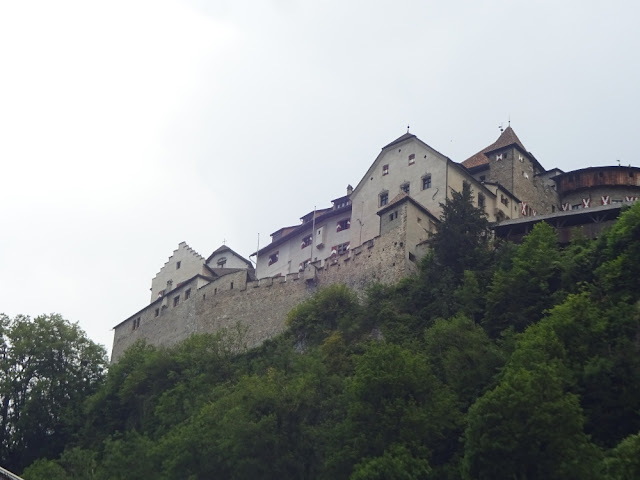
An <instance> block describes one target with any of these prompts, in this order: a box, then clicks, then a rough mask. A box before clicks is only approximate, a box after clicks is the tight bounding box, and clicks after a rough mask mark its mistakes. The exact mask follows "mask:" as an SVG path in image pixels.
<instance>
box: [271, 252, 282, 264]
mask: <svg viewBox="0 0 640 480" xmlns="http://www.w3.org/2000/svg"><path fill="white" fill-rule="evenodd" d="M279 254H280V251H277V252H276V253H273V254H271V255H269V265H273V264H274V263H276V262H277V261H278V255H279Z"/></svg>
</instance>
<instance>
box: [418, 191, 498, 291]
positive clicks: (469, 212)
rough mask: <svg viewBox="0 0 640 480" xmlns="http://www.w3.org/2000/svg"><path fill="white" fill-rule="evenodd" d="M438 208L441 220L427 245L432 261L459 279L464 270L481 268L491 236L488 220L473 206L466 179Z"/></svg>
mask: <svg viewBox="0 0 640 480" xmlns="http://www.w3.org/2000/svg"><path fill="white" fill-rule="evenodd" d="M440 207H441V208H442V215H441V216H440V220H441V223H440V224H439V225H438V230H437V232H436V233H435V235H434V236H433V237H432V238H431V239H430V241H429V244H430V246H431V248H432V249H433V254H434V262H435V264H436V265H437V266H439V267H444V268H446V269H447V270H449V271H450V272H451V273H452V275H453V277H454V278H455V279H456V280H457V281H459V280H460V279H461V278H462V275H463V273H464V271H465V270H475V269H478V268H482V267H484V265H485V263H486V260H487V257H488V250H487V248H486V247H487V245H488V243H489V239H490V238H491V236H490V233H491V232H490V230H489V221H488V220H487V217H486V214H485V212H484V210H483V209H481V208H478V207H476V206H474V205H473V192H472V191H471V186H470V185H469V184H468V183H466V182H465V183H464V184H463V186H462V191H461V192H455V191H454V192H452V194H451V199H447V201H446V202H445V203H441V204H440Z"/></svg>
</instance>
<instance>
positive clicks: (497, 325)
mask: <svg viewBox="0 0 640 480" xmlns="http://www.w3.org/2000/svg"><path fill="white" fill-rule="evenodd" d="M559 261H560V250H559V247H558V239H557V235H556V233H555V231H554V230H553V228H551V227H550V226H549V225H548V224H547V223H544V222H542V223H538V224H536V225H535V226H534V227H533V231H532V232H531V233H530V234H529V235H527V237H526V238H525V239H524V242H523V243H522V245H520V246H519V247H518V249H517V251H516V253H515V256H514V257H513V259H512V264H511V266H510V268H509V269H508V270H498V271H497V272H496V273H495V275H494V276H493V280H492V282H491V285H490V286H489V291H488V294H487V308H486V313H485V316H484V319H483V325H484V327H485V328H486V329H487V331H488V332H489V333H490V334H491V335H492V336H494V337H495V336H497V335H498V334H499V333H500V332H501V331H502V330H504V329H506V328H508V327H509V326H513V327H514V328H515V330H516V331H518V332H521V331H524V329H525V328H526V327H527V326H528V325H531V324H532V323H535V322H537V321H538V320H540V318H542V315H543V313H544V311H545V310H546V309H548V308H550V307H551V306H552V305H553V304H554V300H556V299H558V298H559V293H560V292H559V291H558V287H559V285H560V283H559V277H560V270H559Z"/></svg>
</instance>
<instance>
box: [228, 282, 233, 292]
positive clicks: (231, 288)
mask: <svg viewBox="0 0 640 480" xmlns="http://www.w3.org/2000/svg"><path fill="white" fill-rule="evenodd" d="M229 290H233V282H231V286H230V287H229Z"/></svg>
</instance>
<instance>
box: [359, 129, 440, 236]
mask: <svg viewBox="0 0 640 480" xmlns="http://www.w3.org/2000/svg"><path fill="white" fill-rule="evenodd" d="M410 155H415V158H414V163H413V164H409V156H410ZM384 165H389V171H388V174H387V175H384V174H383V166H384ZM426 175H431V188H427V189H423V188H422V178H423V177H424V176H426ZM407 183H408V184H409V195H410V196H411V197H412V198H414V199H415V200H416V201H418V202H419V203H420V204H422V205H424V206H425V207H426V208H427V209H428V210H429V211H430V212H432V213H433V214H434V215H435V216H436V217H438V216H439V215H440V203H441V202H444V200H445V195H446V183H447V158H446V157H445V156H444V155H442V154H440V153H438V152H437V151H435V150H433V149H431V148H430V147H429V146H428V145H426V144H424V143H423V142H421V141H420V140H418V139H416V138H415V137H414V138H410V139H407V140H405V141H403V142H401V143H398V144H395V145H392V146H390V147H387V148H385V149H384V150H383V151H382V152H381V153H380V155H379V156H378V158H376V160H375V161H374V163H373V165H372V166H371V167H370V168H369V170H368V171H367V173H366V175H365V176H364V177H363V178H362V180H361V181H360V183H358V186H357V187H356V189H355V190H354V192H353V194H352V195H351V204H352V208H353V213H352V219H351V246H352V247H355V246H357V245H360V244H362V243H363V242H366V241H367V240H369V239H371V238H374V237H375V236H377V235H378V234H379V232H380V222H379V217H378V216H377V211H378V210H379V209H380V205H379V198H380V193H382V192H385V191H386V192H388V195H389V201H391V200H393V198H394V197H395V196H396V195H397V194H398V193H400V191H401V190H400V187H401V186H402V185H404V184H407Z"/></svg>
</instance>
